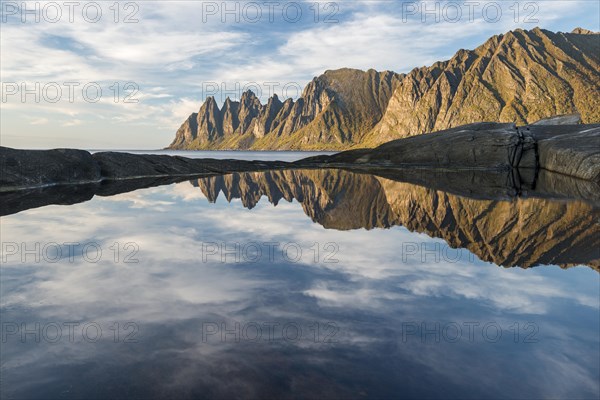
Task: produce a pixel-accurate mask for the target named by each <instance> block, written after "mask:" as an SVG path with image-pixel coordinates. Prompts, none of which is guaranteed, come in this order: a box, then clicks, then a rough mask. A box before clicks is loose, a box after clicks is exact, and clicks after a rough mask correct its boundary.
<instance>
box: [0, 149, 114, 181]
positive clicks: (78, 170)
mask: <svg viewBox="0 0 600 400" xmlns="http://www.w3.org/2000/svg"><path fill="white" fill-rule="evenodd" d="M101 179H102V176H101V174H100V166H99V165H98V163H96V161H95V160H94V158H93V157H92V155H91V154H90V153H88V152H87V151H84V150H74V149H56V150H17V149H11V148H8V147H0V192H4V191H10V190H14V189H25V188H39V187H44V186H50V185H56V184H65V185H69V184H73V185H75V184H83V183H91V182H99V181H100V180H101Z"/></svg>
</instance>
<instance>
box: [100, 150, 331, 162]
mask: <svg viewBox="0 0 600 400" xmlns="http://www.w3.org/2000/svg"><path fill="white" fill-rule="evenodd" d="M99 151H122V152H125V153H132V154H159V155H161V154H162V155H168V156H181V157H187V158H215V159H217V160H226V159H234V160H256V161H288V162H292V161H296V160H300V159H302V158H306V157H312V156H317V155H321V154H334V153H335V152H327V151H233V150H210V151H200V150H90V152H91V153H97V152H99Z"/></svg>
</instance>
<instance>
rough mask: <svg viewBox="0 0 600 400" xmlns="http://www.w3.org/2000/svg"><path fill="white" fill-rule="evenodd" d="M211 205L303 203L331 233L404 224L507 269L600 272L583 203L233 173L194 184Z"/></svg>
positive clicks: (596, 234)
mask: <svg viewBox="0 0 600 400" xmlns="http://www.w3.org/2000/svg"><path fill="white" fill-rule="evenodd" d="M192 185H194V186H197V187H199V188H200V189H201V190H202V192H203V193H204V195H205V196H206V197H207V198H208V199H209V201H211V202H215V201H216V199H217V197H218V196H219V193H221V192H222V193H223V195H224V196H225V197H226V198H227V200H228V201H231V199H234V198H239V199H241V201H242V204H243V205H244V206H245V207H247V208H249V209H252V208H253V207H254V206H256V204H257V203H258V202H259V201H260V199H261V197H263V196H266V197H267V198H268V200H269V202H271V203H273V204H274V205H277V204H278V203H279V202H280V201H281V200H282V199H285V200H287V201H292V200H294V199H295V200H297V201H298V202H299V203H300V204H302V208H303V210H304V212H305V213H306V215H307V216H309V217H310V218H311V219H312V220H313V221H314V222H316V223H318V224H320V225H322V226H323V227H325V228H327V229H337V230H348V229H359V228H364V229H374V228H389V227H392V226H395V225H401V226H405V227H406V228H408V229H409V230H410V231H414V232H419V233H425V234H427V235H428V236H430V237H436V238H442V239H444V240H445V241H446V243H448V245H449V246H451V247H452V248H466V249H468V250H469V251H471V252H472V253H474V254H475V255H477V257H479V258H480V259H482V260H485V261H488V262H492V263H494V264H497V265H502V266H506V267H513V266H520V267H532V266H536V265H549V264H553V265H560V266H562V267H568V266H573V265H581V264H585V265H588V266H590V267H592V268H594V269H599V267H600V223H599V221H600V210H599V209H598V208H595V207H594V206H593V205H591V204H589V203H587V202H584V201H560V200H550V199H543V198H515V199H513V200H510V201H507V200H480V199H472V198H467V197H463V196H458V195H453V194H449V193H446V192H442V191H438V190H435V189H430V188H426V187H423V186H418V185H413V184H410V183H404V182H397V181H393V180H390V179H386V178H381V177H378V176H374V175H369V174H357V173H352V172H347V171H343V170H335V169H326V170H325V169H322V170H282V171H268V172H252V173H235V174H231V175H222V176H215V177H210V178H203V179H198V180H195V181H192Z"/></svg>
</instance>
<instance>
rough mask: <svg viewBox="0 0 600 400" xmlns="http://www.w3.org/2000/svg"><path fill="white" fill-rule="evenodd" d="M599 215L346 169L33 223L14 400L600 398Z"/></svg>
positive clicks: (231, 179)
mask: <svg viewBox="0 0 600 400" xmlns="http://www.w3.org/2000/svg"><path fill="white" fill-rule="evenodd" d="M599 218H600V213H599V211H598V208H596V207H595V206H594V205H590V203H587V202H583V201H569V202H564V201H562V202H559V201H554V200H549V199H536V198H530V199H516V200H512V201H498V200H474V199H470V198H466V197H460V196H455V195H451V194H447V193H443V192H437V191H435V190H430V189H426V188H424V187H420V186H414V185H410V184H407V183H402V182H397V181H394V180H390V179H385V178H380V177H375V176H372V175H366V174H360V175H359V174H352V173H349V172H341V171H333V170H307V171H301V170H300V171H298V170H296V171H279V172H263V173H245V174H233V175H227V176H224V177H211V178H203V179H197V180H193V181H185V182H181V183H177V184H171V185H165V186H159V187H154V188H148V189H141V190H136V191H132V192H128V193H122V194H118V195H114V196H106V197H102V196H95V197H93V199H91V200H90V201H85V202H82V203H78V204H74V205H68V206H67V205H48V206H45V207H40V208H33V209H28V210H24V211H21V212H19V213H16V214H12V215H8V216H5V217H2V224H1V234H2V242H3V260H2V261H3V263H2V269H1V275H0V277H1V289H2V296H1V311H2V357H1V369H2V371H1V372H2V389H1V395H2V398H3V399H9V398H109V397H118V398H125V397H127V398H152V397H170V398H187V397H202V398H226V399H229V398H265V397H267V398H272V397H284V398H297V397H311V398H484V397H485V398H548V397H551V398H598V396H599V391H600V389H599V374H600V367H599V359H600V342H599V329H600V319H599V309H600V279H599V274H598V268H599V265H600V255H599V254H598V245H599V242H598V240H599V237H600V235H599V225H598V220H599ZM68 243H77V244H68ZM36 246H38V247H36ZM36 258H37V260H36ZM561 266H562V268H561ZM567 267H569V268H567Z"/></svg>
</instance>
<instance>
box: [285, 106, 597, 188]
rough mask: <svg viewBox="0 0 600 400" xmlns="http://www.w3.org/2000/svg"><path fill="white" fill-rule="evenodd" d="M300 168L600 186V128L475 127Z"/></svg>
mask: <svg viewBox="0 0 600 400" xmlns="http://www.w3.org/2000/svg"><path fill="white" fill-rule="evenodd" d="M567 119H568V117H567ZM295 164H300V165H314V166H321V167H324V166H329V167H338V168H350V167H351V168H354V169H356V168H395V169H403V168H404V169H410V168H426V169H435V170H464V169H466V170H496V171H501V170H511V169H515V170H517V171H518V172H519V173H520V174H521V175H523V176H527V175H531V174H533V175H534V176H536V175H537V173H538V172H537V171H538V170H539V169H544V170H547V171H552V172H557V173H560V174H564V175H567V176H571V177H575V178H579V179H583V180H590V181H593V182H596V183H598V182H600V125H584V124H580V125H545V124H539V125H529V126H525V127H516V126H514V125H513V124H495V123H480V124H471V125H466V126H461V127H457V128H453V129H448V130H446V131H441V132H435V133H431V134H428V135H418V136H412V137H408V138H404V139H398V140H393V141H391V142H388V143H385V144H383V145H381V146H379V147H376V148H374V149H360V150H349V151H344V152H341V153H337V154H334V155H332V156H317V157H312V158H308V159H304V160H301V161H299V162H296V163H295Z"/></svg>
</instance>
